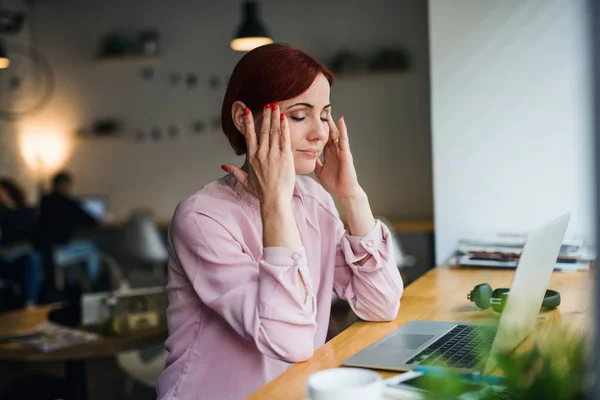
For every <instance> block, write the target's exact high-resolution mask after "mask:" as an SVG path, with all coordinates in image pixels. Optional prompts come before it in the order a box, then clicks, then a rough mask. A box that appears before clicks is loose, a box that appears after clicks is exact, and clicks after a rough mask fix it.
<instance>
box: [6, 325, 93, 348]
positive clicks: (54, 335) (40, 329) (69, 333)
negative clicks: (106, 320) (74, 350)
mask: <svg viewBox="0 0 600 400" xmlns="http://www.w3.org/2000/svg"><path fill="white" fill-rule="evenodd" d="M98 338H99V336H98V335H96V334H94V333H91V332H85V331H81V330H78V329H73V328H69V327H66V326H62V325H58V324H54V323H52V322H43V323H41V324H39V325H38V326H36V327H35V329H34V330H33V331H32V332H30V333H28V334H26V335H17V336H13V337H7V338H3V339H2V341H5V342H12V343H18V344H20V345H21V346H24V347H30V348H34V349H37V350H40V351H43V352H47V351H53V350H58V349H63V348H65V347H71V346H75V345H78V344H82V343H88V342H91V341H94V340H97V339H98Z"/></svg>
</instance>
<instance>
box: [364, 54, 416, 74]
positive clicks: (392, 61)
mask: <svg viewBox="0 0 600 400" xmlns="http://www.w3.org/2000/svg"><path fill="white" fill-rule="evenodd" d="M408 68H409V59H408V54H407V52H406V51H404V50H401V49H381V50H379V51H378V52H377V53H375V55H374V56H373V57H372V58H371V60H370V61H369V69H370V70H371V71H397V70H407V69H408Z"/></svg>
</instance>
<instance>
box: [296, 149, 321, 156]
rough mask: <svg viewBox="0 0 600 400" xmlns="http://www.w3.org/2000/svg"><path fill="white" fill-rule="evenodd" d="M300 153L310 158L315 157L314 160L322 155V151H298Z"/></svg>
mask: <svg viewBox="0 0 600 400" xmlns="http://www.w3.org/2000/svg"><path fill="white" fill-rule="evenodd" d="M298 151H299V152H300V153H302V154H305V155H307V156H309V157H314V158H317V157H319V155H321V150H314V149H308V150H298Z"/></svg>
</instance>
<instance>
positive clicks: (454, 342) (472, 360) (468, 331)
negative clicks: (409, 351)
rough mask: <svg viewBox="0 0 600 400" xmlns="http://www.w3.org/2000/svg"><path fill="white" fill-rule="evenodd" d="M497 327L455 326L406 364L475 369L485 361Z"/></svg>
mask: <svg viewBox="0 0 600 400" xmlns="http://www.w3.org/2000/svg"><path fill="white" fill-rule="evenodd" d="M496 330H497V327H495V326H478V325H457V326H455V327H454V328H453V329H452V330H451V331H450V332H448V333H446V334H445V335H444V336H442V337H441V338H439V339H438V340H436V341H435V342H433V343H432V344H430V345H429V346H428V347H427V348H426V349H425V350H423V351H422V352H420V353H419V354H417V355H416V356H414V357H413V358H411V359H410V360H408V361H407V364H413V363H419V364H421V365H440V366H446V367H454V368H475V367H477V366H479V364H482V363H483V362H485V360H486V359H487V357H488V355H489V353H490V350H491V348H492V343H493V342H494V337H495V335H496Z"/></svg>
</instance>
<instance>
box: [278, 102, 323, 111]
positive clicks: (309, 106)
mask: <svg viewBox="0 0 600 400" xmlns="http://www.w3.org/2000/svg"><path fill="white" fill-rule="evenodd" d="M297 106H303V107H308V108H315V106H313V105H312V104H310V103H296V104H292V105H291V106H289V107H288V108H287V109H288V110H289V109H290V108H292V107H297ZM328 107H331V103H330V104H327V105H326V106H325V107H323V110H324V109H326V108H328Z"/></svg>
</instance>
